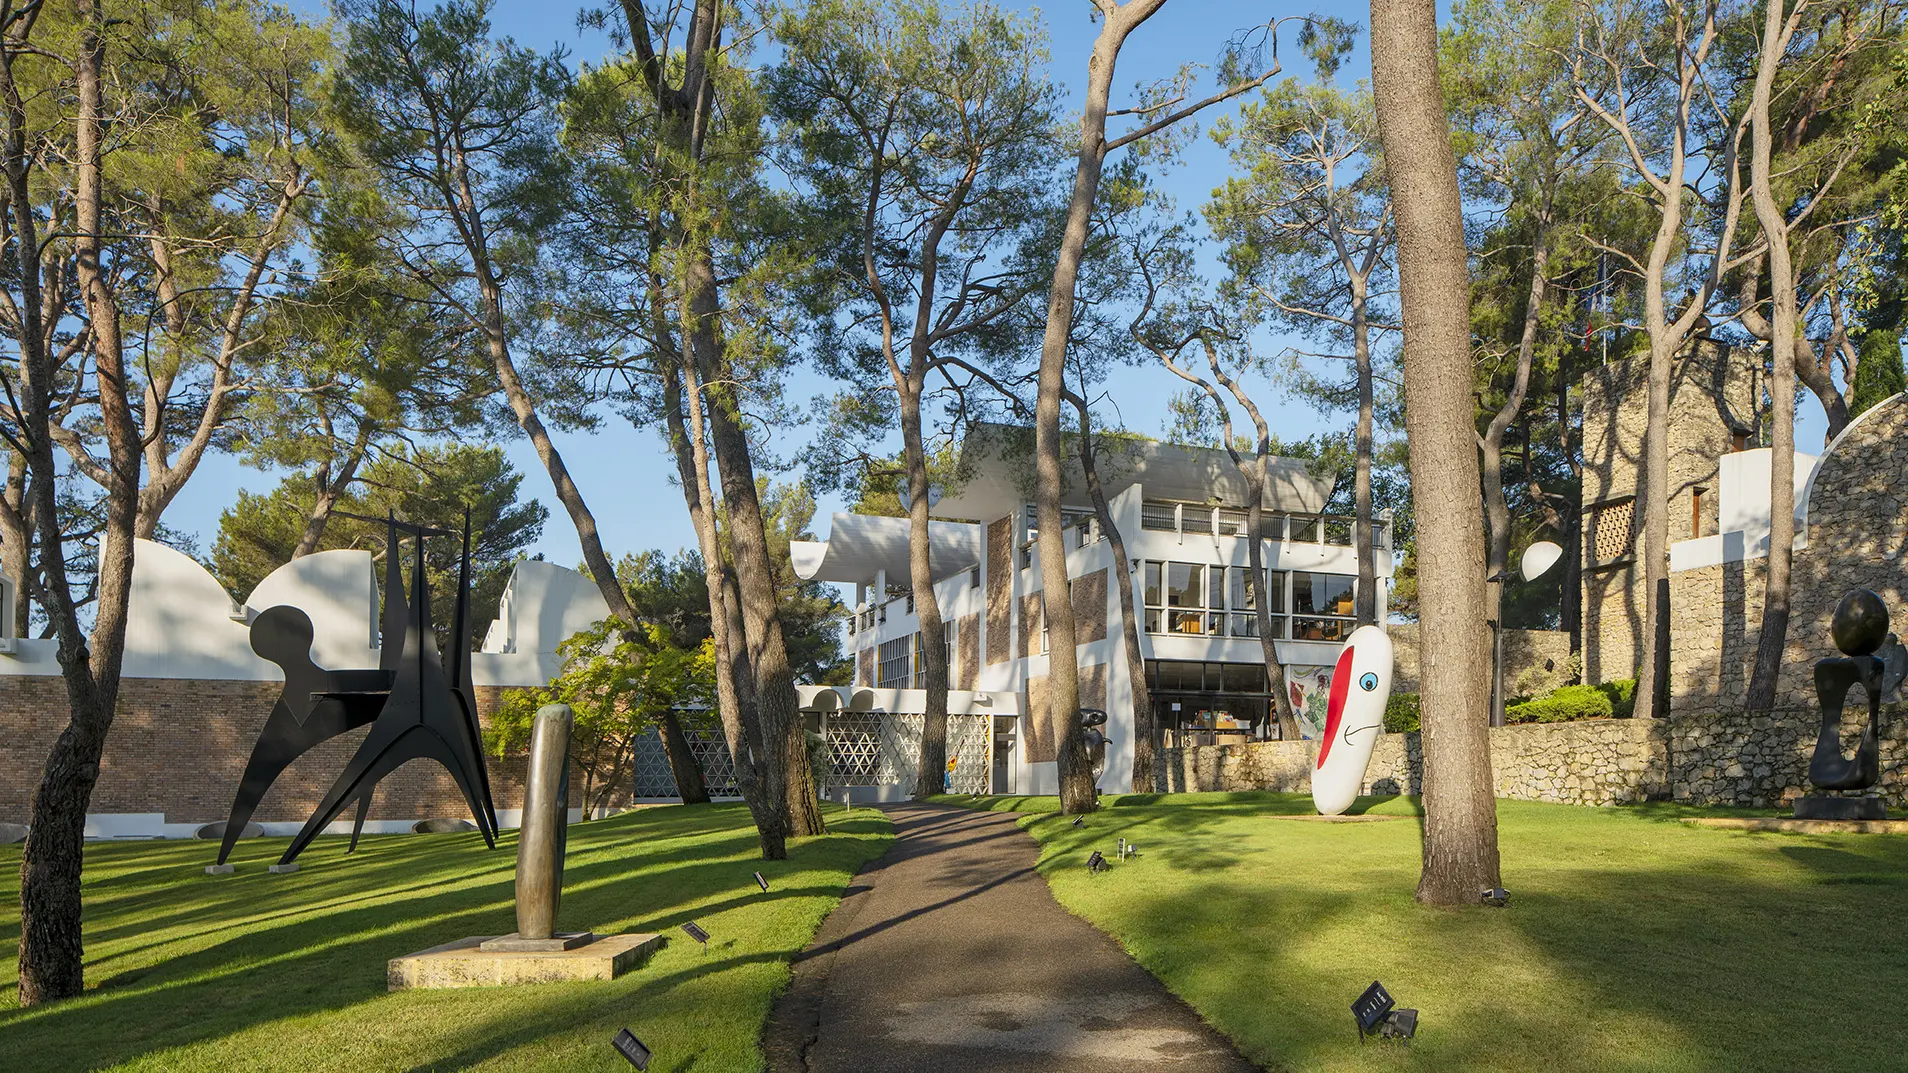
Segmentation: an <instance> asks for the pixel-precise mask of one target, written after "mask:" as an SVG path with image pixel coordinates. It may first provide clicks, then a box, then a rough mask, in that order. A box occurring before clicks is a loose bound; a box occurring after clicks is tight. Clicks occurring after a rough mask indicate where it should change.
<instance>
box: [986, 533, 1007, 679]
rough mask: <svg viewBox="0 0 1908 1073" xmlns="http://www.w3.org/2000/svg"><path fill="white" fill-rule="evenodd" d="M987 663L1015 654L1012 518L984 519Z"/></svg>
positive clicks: (1004, 659)
mask: <svg viewBox="0 0 1908 1073" xmlns="http://www.w3.org/2000/svg"><path fill="white" fill-rule="evenodd" d="M984 572H985V573H986V575H987V665H988V666H990V667H991V666H993V665H994V664H996V663H1006V662H1007V661H1009V660H1011V659H1013V658H1014V651H1013V633H1012V626H1011V624H1010V619H1011V618H1012V616H1013V599H1014V597H1013V577H1014V548H1013V519H1012V518H996V519H994V520H993V521H991V522H989V523H987V564H986V567H985V568H984Z"/></svg>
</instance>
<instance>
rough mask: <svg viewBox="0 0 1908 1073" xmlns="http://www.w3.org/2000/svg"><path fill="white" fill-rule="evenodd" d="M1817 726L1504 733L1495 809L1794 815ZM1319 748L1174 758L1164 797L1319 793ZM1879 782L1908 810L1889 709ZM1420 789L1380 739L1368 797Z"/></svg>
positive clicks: (1699, 721)
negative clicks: (1698, 809)
mask: <svg viewBox="0 0 1908 1073" xmlns="http://www.w3.org/2000/svg"><path fill="white" fill-rule="evenodd" d="M1864 705H1865V702H1863V701H1862V700H1861V697H1860V691H1859V690H1858V691H1857V692H1856V696H1854V697H1853V698H1851V703H1850V709H1851V710H1850V711H1849V712H1848V714H1847V717H1846V718H1845V719H1844V733H1843V749H1844V752H1845V753H1846V754H1850V755H1852V754H1853V753H1854V750H1855V746H1856V743H1857V734H1858V733H1859V731H1860V728H1861V726H1862V724H1863V722H1864V721H1865V720H1866V708H1865V706H1864ZM1820 726H1821V720H1820V716H1819V715H1818V714H1816V712H1814V711H1812V710H1808V709H1785V710H1780V711H1774V712H1757V713H1744V712H1738V711H1730V712H1718V711H1680V712H1673V713H1672V714H1671V716H1670V717H1669V718H1668V719H1662V720H1649V719H1586V720H1583V721H1580V722H1574V723H1542V724H1529V725H1522V726H1507V727H1498V728H1495V729H1493V730H1492V731H1491V769H1492V771H1493V773H1494V784H1495V786H1496V792H1497V796H1498V797H1503V798H1511V799H1514V800H1521V801H1555V802H1561V803H1563V804H1570V805H1622V804H1632V803H1635V802H1638V801H1647V800H1660V799H1669V800H1674V801H1678V802H1682V803H1685V804H1692V805H1736V806H1743V807H1755V808H1786V807H1788V806H1789V805H1790V804H1792V803H1793V802H1794V801H1795V799H1796V798H1797V797H1800V796H1802V795H1803V794H1805V793H1808V792H1810V788H1809V783H1808V769H1809V757H1810V755H1811V754H1812V753H1813V751H1814V749H1815V737H1816V733H1817V731H1818V729H1819V727H1820ZM1317 751H1318V744H1317V743H1316V742H1311V741H1305V742H1285V741H1267V742H1254V743H1252V744H1249V745H1222V746H1201V747H1197V748H1188V749H1167V750H1165V752H1164V755H1163V759H1162V763H1161V769H1162V771H1163V772H1164V775H1163V778H1164V781H1165V789H1167V790H1171V791H1193V790H1275V791H1282V792H1286V793H1307V792H1310V790H1311V771H1312V759H1313V757H1314V756H1315V755H1316V754H1317ZM1881 759H1882V778H1881V784H1880V785H1879V786H1878V787H1877V789H1876V791H1875V792H1877V793H1879V794H1880V796H1881V797H1882V799H1883V800H1884V801H1886V802H1887V803H1888V805H1889V807H1890V808H1892V809H1908V706H1904V705H1894V706H1890V707H1887V708H1884V709H1883V712H1882V738H1881ZM1423 788H1424V755H1423V751H1422V749H1421V748H1420V746H1419V738H1418V735H1417V734H1415V733H1414V734H1384V735H1381V736H1380V737H1379V739H1378V742H1377V745H1376V746H1375V747H1374V748H1373V750H1372V756H1371V763H1370V765H1369V766H1368V767H1367V768H1366V770H1365V782H1364V786H1363V789H1362V791H1361V792H1363V793H1367V794H1378V795H1383V794H1398V793H1404V794H1416V793H1420V792H1422V791H1423Z"/></svg>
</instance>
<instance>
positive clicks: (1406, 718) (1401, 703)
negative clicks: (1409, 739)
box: [1385, 693, 1423, 734]
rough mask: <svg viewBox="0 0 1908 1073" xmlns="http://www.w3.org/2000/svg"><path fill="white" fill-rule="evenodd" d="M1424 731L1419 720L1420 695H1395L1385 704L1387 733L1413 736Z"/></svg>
mask: <svg viewBox="0 0 1908 1073" xmlns="http://www.w3.org/2000/svg"><path fill="white" fill-rule="evenodd" d="M1421 729H1423V727H1422V725H1421V724H1420V722H1419V720H1418V695H1417V694H1416V693H1393V694H1392V695H1391V699H1390V700H1389V701H1386V702H1385V733H1387V734H1411V733H1415V732H1416V731H1418V730H1421Z"/></svg>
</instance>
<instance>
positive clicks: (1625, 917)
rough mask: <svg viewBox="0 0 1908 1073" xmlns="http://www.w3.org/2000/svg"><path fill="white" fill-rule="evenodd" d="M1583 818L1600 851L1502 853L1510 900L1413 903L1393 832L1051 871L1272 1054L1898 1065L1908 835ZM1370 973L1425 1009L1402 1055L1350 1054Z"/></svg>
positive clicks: (1260, 1055)
mask: <svg viewBox="0 0 1908 1073" xmlns="http://www.w3.org/2000/svg"><path fill="white" fill-rule="evenodd" d="M1581 811H1589V810H1581ZM1579 818H1580V819H1581V817H1579ZM1217 833H1218V834H1221V835H1223V834H1225V832H1223V831H1220V832H1217ZM1375 833H1377V832H1373V831H1372V828H1371V827H1369V826H1367V827H1364V828H1361V829H1359V831H1358V837H1359V838H1361V839H1363V838H1364V837H1365V836H1367V835H1370V834H1375ZM1597 834H1598V836H1599V837H1600V838H1601V839H1602V840H1603V842H1602V843H1601V844H1604V845H1610V846H1614V847H1616V849H1617V850H1618V856H1616V858H1615V859H1614V860H1610V861H1608V862H1607V863H1606V862H1604V861H1594V860H1591V859H1588V858H1579V857H1577V856H1576V851H1577V848H1578V846H1577V844H1576V843H1575V842H1573V843H1572V844H1571V845H1568V846H1564V847H1562V848H1561V849H1560V850H1559V852H1558V853H1557V854H1554V855H1550V856H1548V857H1545V858H1543V859H1542V860H1541V862H1539V861H1537V860H1535V859H1533V861H1532V862H1531V863H1529V864H1526V865H1523V866H1521V867H1520V862H1519V861H1518V859H1517V857H1516V856H1514V855H1507V856H1506V860H1505V867H1506V871H1507V875H1508V877H1509V881H1510V885H1511V886H1512V888H1513V890H1514V891H1515V894H1514V897H1513V901H1512V904H1511V907H1510V908H1509V909H1508V910H1487V909H1482V908H1478V909H1471V910H1465V911H1450V910H1433V909H1426V908H1423V907H1419V906H1417V905H1415V904H1414V903H1413V902H1412V901H1411V897H1410V896H1411V881H1412V879H1413V878H1414V877H1415V871H1416V864H1417V862H1416V860H1415V859H1412V858H1411V855H1410V854H1409V852H1408V850H1404V848H1403V847H1401V846H1395V845H1394V846H1392V847H1391V848H1390V849H1388V850H1385V851H1384V852H1382V853H1378V854H1376V855H1374V856H1373V857H1372V858H1371V859H1370V860H1367V861H1360V862H1357V863H1356V867H1353V866H1352V865H1348V864H1345V863H1344V862H1337V863H1333V862H1327V863H1326V864H1325V865H1323V866H1322V867H1320V868H1319V869H1317V870H1315V871H1312V872H1306V871H1302V870H1298V869H1295V868H1292V867H1290V865H1291V864H1292V863H1296V862H1291V861H1286V860H1277V861H1262V862H1259V864H1258V866H1257V867H1237V868H1232V869H1213V868H1208V867H1205V866H1204V862H1203V861H1201V860H1200V859H1199V858H1198V857H1197V856H1191V857H1187V858H1184V859H1181V860H1170V859H1169V860H1168V861H1166V862H1163V863H1166V864H1169V865H1171V869H1172V871H1171V873H1170V874H1167V873H1166V871H1165V870H1161V873H1160V874H1154V875H1147V874H1145V873H1144V872H1134V873H1131V874H1130V875H1131V879H1130V880H1122V879H1120V878H1119V877H1120V876H1121V873H1119V872H1115V873H1114V874H1113V876H1114V879H1115V882H1112V883H1108V882H1105V881H1104V880H1089V879H1087V878H1085V877H1084V876H1082V875H1080V874H1078V873H1072V872H1068V873H1064V874H1053V875H1050V876H1049V880H1050V882H1051V883H1052V884H1053V885H1054V887H1055V890H1056V893H1057V894H1059V895H1060V897H1061V900H1062V902H1063V904H1067V905H1068V907H1069V908H1072V909H1074V911H1076V912H1079V913H1081V914H1082V915H1085V916H1086V917H1087V918H1088V919H1090V920H1093V921H1094V922H1096V923H1098V924H1100V925H1101V926H1102V927H1103V928H1106V929H1107V930H1109V931H1111V932H1112V933H1113V934H1114V935H1115V936H1116V937H1117V938H1119V939H1120V940H1121V942H1122V943H1123V944H1124V945H1125V946H1126V947H1127V949H1128V950H1129V951H1131V952H1132V953H1133V954H1134V955H1135V956H1136V957H1137V958H1138V959H1139V960H1140V961H1141V963H1142V964H1144V965H1146V967H1147V968H1149V969H1150V970H1152V971H1154V972H1155V974H1156V975H1159V976H1160V977H1161V978H1162V980H1164V981H1165V982H1166V983H1167V985H1168V986H1169V987H1170V988H1172V989H1173V990H1174V991H1175V992H1176V993H1178V994H1180V995H1181V996H1182V997H1184V998H1186V999H1188V1000H1189V1001H1191V1002H1192V1003H1193V1005H1194V1006H1195V1007H1196V1008H1198V1009H1199V1010H1200V1011H1201V1012H1202V1013H1203V1014H1205V1015H1206V1016H1207V1017H1208V1018H1209V1019H1210V1020H1211V1021H1212V1022H1213V1023H1214V1025H1215V1026H1216V1027H1218V1028H1220V1029H1221V1030H1222V1031H1224V1032H1226V1033H1227V1034H1228V1035H1230V1036H1232V1037H1233V1038H1234V1039H1235V1040H1236V1041H1237V1042H1239V1043H1240V1045H1241V1047H1242V1049H1243V1050H1244V1051H1245V1053H1246V1054H1247V1055H1248V1056H1249V1057H1251V1058H1253V1059H1254V1060H1255V1061H1258V1062H1261V1063H1263V1064H1265V1065H1267V1066H1268V1067H1269V1068H1274V1069H1303V1070H1318V1069H1390V1068H1405V1069H1417V1070H1464V1071H1467V1073H1469V1071H1472V1070H1506V1071H1510V1070H1516V1071H1522V1070H1532V1069H1547V1070H1553V1071H1569V1070H1599V1071H1602V1070H1609V1071H1619V1070H1620V1071H1625V1073H1628V1071H1638V1073H1640V1071H1643V1070H1650V1071H1652V1073H1654V1071H1658V1070H1681V1071H1703V1073H1724V1071H1729V1073H1735V1071H1760V1070H1769V1071H1778V1070H1780V1071H1788V1070H1796V1069H1826V1068H1838V1069H1839V1068H1849V1069H1855V1068H1894V1067H1898V1066H1899V1062H1900V1056H1899V1053H1898V1050H1897V1047H1898V1043H1899V1039H1900V1038H1901V1035H1902V1030H1903V1025H1904V1019H1903V1018H1902V1017H1901V1016H1899V1015H1897V1014H1895V1013H1894V1012H1892V1008H1878V1007H1877V1006H1876V1005H1875V1004H1874V1002H1873V1001H1871V999H1870V996H1874V995H1883V996H1892V995H1894V994H1898V993H1900V992H1901V991H1902V990H1903V989H1904V988H1908V936H1904V934H1903V932H1902V930H1901V929H1898V928H1890V927H1879V926H1878V925H1879V924H1880V923H1881V922H1883V921H1887V920H1892V919H1894V917H1895V916H1896V915H1897V914H1898V907H1899V905H1900V904H1901V902H1902V898H1903V895H1904V894H1908V840H1897V839H1880V838H1873V837H1871V839H1870V841H1868V842H1866V843H1862V842H1859V841H1852V840H1854V839H1859V838H1860V836H1844V837H1843V838H1840V839H1837V840H1833V841H1828V842H1824V843H1823V844H1820V845H1801V846H1798V845H1795V844H1793V843H1790V844H1788V845H1783V844H1780V843H1776V842H1773V841H1771V842H1767V843H1762V844H1756V843H1743V842H1740V841H1733V840H1732V841H1731V842H1729V843H1723V842H1721V841H1720V838H1719V836H1717V835H1715V834H1712V833H1708V832H1703V831H1691V832H1690V833H1689V836H1688V837H1687V838H1683V837H1682V836H1675V840H1674V841H1672V842H1669V843H1667V844H1664V843H1663V842H1662V841H1661V840H1660V839H1659V840H1658V841H1657V843H1656V844H1654V845H1651V846H1644V847H1633V846H1627V845H1626V841H1627V839H1628V836H1627V835H1625V834H1624V833H1623V832H1622V831H1621V830H1620V829H1618V830H1615V831H1612V830H1610V829H1607V828H1606V829H1602V830H1600V831H1598V832H1597ZM1517 835H1518V837H1519V838H1525V837H1529V836H1530V835H1531V832H1529V831H1518V832H1517ZM1559 837H1562V838H1565V839H1570V840H1580V836H1579V834H1578V833H1576V832H1573V831H1570V830H1565V831H1564V832H1563V833H1562V834H1561V835H1560V836H1559ZM1392 841H1394V842H1395V839H1393V840H1392ZM1533 856H1534V855H1533ZM1359 869H1364V871H1362V872H1360V871H1359ZM1374 869H1375V870H1374ZM1394 877H1395V880H1394ZM1374 977H1377V978H1379V979H1382V980H1383V981H1384V982H1385V983H1386V985H1387V987H1389V988H1390V989H1391V991H1392V993H1393V994H1394V995H1395V996H1397V998H1398V1001H1399V1003H1400V1004H1401V1005H1405V1006H1414V1007H1418V1008H1420V1009H1421V1010H1422V1011H1423V1017H1424V1020H1423V1022H1422V1025H1421V1028H1420V1037H1419V1040H1418V1041H1417V1043H1416V1044H1415V1045H1414V1046H1413V1047H1412V1048H1410V1050H1408V1051H1404V1050H1397V1049H1391V1050H1384V1049H1378V1050H1374V1051H1372V1052H1371V1053H1370V1054H1368V1055H1361V1054H1360V1053H1359V1052H1357V1051H1356V1050H1355V1048H1356V1047H1357V1044H1356V1042H1355V1036H1354V1033H1353V1032H1352V1031H1351V1022H1350V1014H1349V1011H1348V1010H1347V1009H1346V1004H1347V1003H1349V1001H1350V999H1351V998H1352V997H1354V996H1355V995H1356V994H1357V993H1358V992H1359V991H1360V990H1361V989H1362V988H1363V987H1364V986H1365V985H1366V984H1368V983H1369V982H1370V981H1371V979H1372V978H1374ZM1245 981H1250V984H1249V985H1246V986H1242V984H1243V982H1245ZM1883 1005H1884V1007H1888V1003H1884V1004H1883ZM1827 1056H1833V1057H1832V1058H1830V1057H1827Z"/></svg>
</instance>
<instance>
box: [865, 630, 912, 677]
mask: <svg viewBox="0 0 1908 1073" xmlns="http://www.w3.org/2000/svg"><path fill="white" fill-rule="evenodd" d="M918 636H920V635H919V634H916V635H914V637H897V638H895V639H894V640H892V641H883V642H881V647H880V648H878V649H876V650H875V685H876V687H878V688H881V689H906V688H908V682H909V680H910V679H912V678H913V677H914V660H913V656H914V645H915V637H918Z"/></svg>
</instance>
